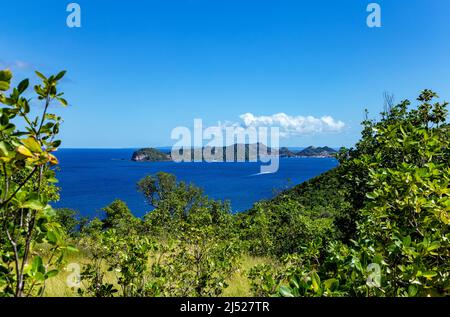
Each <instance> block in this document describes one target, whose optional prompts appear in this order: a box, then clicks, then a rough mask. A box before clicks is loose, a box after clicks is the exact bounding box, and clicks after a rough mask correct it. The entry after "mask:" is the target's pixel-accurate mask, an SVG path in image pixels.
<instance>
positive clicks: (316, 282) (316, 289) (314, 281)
mask: <svg viewBox="0 0 450 317" xmlns="http://www.w3.org/2000/svg"><path fill="white" fill-rule="evenodd" d="M311 282H312V288H313V290H314V292H316V293H317V292H319V291H320V277H319V275H317V273H316V272H313V273H312V274H311Z"/></svg>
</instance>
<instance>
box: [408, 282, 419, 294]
mask: <svg viewBox="0 0 450 317" xmlns="http://www.w3.org/2000/svg"><path fill="white" fill-rule="evenodd" d="M418 290H419V288H418V287H417V285H414V284H411V285H409V286H408V296H409V297H414V296H416V295H417V292H418Z"/></svg>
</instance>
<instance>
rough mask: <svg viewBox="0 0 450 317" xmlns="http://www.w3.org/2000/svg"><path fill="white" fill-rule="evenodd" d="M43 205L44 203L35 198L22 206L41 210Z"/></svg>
mask: <svg viewBox="0 0 450 317" xmlns="http://www.w3.org/2000/svg"><path fill="white" fill-rule="evenodd" d="M44 207H45V205H44V204H43V203H41V202H40V201H39V200H37V199H31V200H28V201H26V202H25V203H24V204H23V205H22V208H29V209H32V210H42V209H44Z"/></svg>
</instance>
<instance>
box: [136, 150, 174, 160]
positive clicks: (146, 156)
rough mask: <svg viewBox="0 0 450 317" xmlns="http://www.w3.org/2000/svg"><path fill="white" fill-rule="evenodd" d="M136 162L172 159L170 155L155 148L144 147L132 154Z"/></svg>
mask: <svg viewBox="0 0 450 317" xmlns="http://www.w3.org/2000/svg"><path fill="white" fill-rule="evenodd" d="M131 160H132V161H135V162H163V161H170V160H171V158H170V155H169V154H166V153H164V152H162V151H160V150H158V149H155V148H143V149H139V150H137V151H135V152H134V153H133V155H132V156H131Z"/></svg>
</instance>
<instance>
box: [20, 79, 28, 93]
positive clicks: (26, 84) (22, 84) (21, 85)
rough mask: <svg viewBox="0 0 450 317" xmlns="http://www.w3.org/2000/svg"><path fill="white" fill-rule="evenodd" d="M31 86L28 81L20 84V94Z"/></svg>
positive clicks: (25, 80)
mask: <svg viewBox="0 0 450 317" xmlns="http://www.w3.org/2000/svg"><path fill="white" fill-rule="evenodd" d="M29 84H30V81H29V80H28V79H24V80H22V81H21V82H20V84H19V86H17V89H18V90H19V93H20V94H21V93H23V92H24V91H25V90H26V89H27V88H28V85H29Z"/></svg>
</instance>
